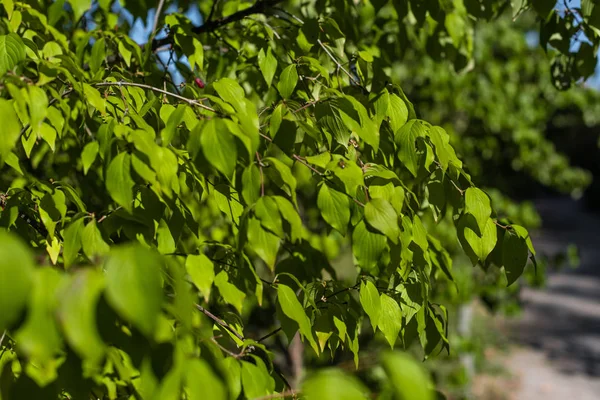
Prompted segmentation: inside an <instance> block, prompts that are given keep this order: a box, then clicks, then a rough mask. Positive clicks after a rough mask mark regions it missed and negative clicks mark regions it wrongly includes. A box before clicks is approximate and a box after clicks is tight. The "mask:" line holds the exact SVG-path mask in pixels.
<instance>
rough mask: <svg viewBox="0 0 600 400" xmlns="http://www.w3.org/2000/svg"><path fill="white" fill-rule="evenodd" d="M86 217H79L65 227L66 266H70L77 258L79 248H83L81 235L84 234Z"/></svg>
mask: <svg viewBox="0 0 600 400" xmlns="http://www.w3.org/2000/svg"><path fill="white" fill-rule="evenodd" d="M84 220H85V218H79V219H76V220H75V221H72V222H71V223H70V224H69V226H67V228H66V229H65V233H64V239H65V240H64V242H63V246H64V250H63V261H64V263H65V268H69V267H70V266H71V265H72V264H73V262H74V261H75V260H76V259H77V255H78V254H79V250H81V237H82V235H83V222H84Z"/></svg>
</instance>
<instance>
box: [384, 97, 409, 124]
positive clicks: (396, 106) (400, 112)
mask: <svg viewBox="0 0 600 400" xmlns="http://www.w3.org/2000/svg"><path fill="white" fill-rule="evenodd" d="M387 116H388V117H389V118H390V126H391V127H392V132H396V131H397V130H398V129H400V128H402V127H403V126H404V124H406V121H408V108H407V107H406V103H405V102H404V101H403V100H402V99H401V98H400V97H398V96H396V95H395V94H391V95H390V99H389V105H388V109H387Z"/></svg>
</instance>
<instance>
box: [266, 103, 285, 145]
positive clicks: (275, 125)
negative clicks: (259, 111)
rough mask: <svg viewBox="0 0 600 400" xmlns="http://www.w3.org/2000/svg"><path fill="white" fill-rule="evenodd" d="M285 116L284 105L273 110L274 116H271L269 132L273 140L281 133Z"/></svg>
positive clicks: (279, 105)
mask: <svg viewBox="0 0 600 400" xmlns="http://www.w3.org/2000/svg"><path fill="white" fill-rule="evenodd" d="M282 114H283V104H278V105H277V107H275V110H273V114H271V119H270V121H269V131H270V133H271V138H272V139H275V136H276V135H277V132H278V131H279V127H280V126H281V119H282Z"/></svg>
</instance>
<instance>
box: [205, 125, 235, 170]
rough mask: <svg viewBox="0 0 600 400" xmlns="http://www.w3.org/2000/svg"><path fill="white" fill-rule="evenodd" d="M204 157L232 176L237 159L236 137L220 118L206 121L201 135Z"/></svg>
mask: <svg viewBox="0 0 600 400" xmlns="http://www.w3.org/2000/svg"><path fill="white" fill-rule="evenodd" d="M200 143H201V145H202V152H203V153H204V157H206V159H207V160H208V161H209V162H210V163H211V164H212V166H213V167H215V168H216V169H217V170H218V171H219V172H221V173H222V174H223V175H225V176H227V177H228V178H231V177H232V176H233V172H234V170H235V164H236V160H237V147H236V145H235V139H234V137H233V136H232V135H231V133H229V130H228V129H227V126H226V125H225V124H224V123H223V122H221V121H220V120H219V119H210V120H208V121H206V122H205V123H204V126H203V127H202V133H201V136H200Z"/></svg>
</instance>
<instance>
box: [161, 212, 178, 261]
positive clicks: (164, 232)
mask: <svg viewBox="0 0 600 400" xmlns="http://www.w3.org/2000/svg"><path fill="white" fill-rule="evenodd" d="M156 242H157V246H156V248H157V250H158V252H159V253H160V254H171V253H175V250H176V249H177V247H176V245H175V239H173V234H172V233H171V229H170V228H169V225H167V222H166V221H165V220H164V219H161V220H160V221H159V223H158V227H157V228H156Z"/></svg>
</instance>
